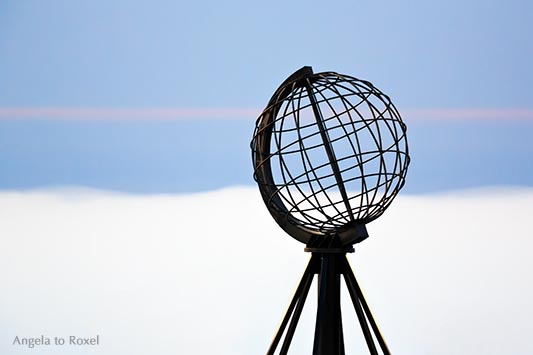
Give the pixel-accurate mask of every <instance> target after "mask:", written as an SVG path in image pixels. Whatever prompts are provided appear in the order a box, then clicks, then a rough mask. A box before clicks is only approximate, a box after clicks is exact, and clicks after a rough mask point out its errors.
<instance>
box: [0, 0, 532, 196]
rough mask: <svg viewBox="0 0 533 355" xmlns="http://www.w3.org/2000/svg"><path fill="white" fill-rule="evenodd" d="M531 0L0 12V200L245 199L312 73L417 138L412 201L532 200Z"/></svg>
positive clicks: (95, 5) (77, 4)
mask: <svg viewBox="0 0 533 355" xmlns="http://www.w3.org/2000/svg"><path fill="white" fill-rule="evenodd" d="M531 13H533V3H532V2H531V1H526V0H510V1H506V2H500V1H495V0H494V1H493V0H489V1H481V0H479V1H478V0H476V1H463V0H451V1H442V2H435V1H433V2H428V1H422V0H416V1H402V2H398V1H380V2H354V1H347V0H344V1H334V2H323V1H290V2H286V1H285V2H284V1H281V0H279V1H278V0H275V1H269V2H263V3H250V2H246V1H244V0H230V1H224V2H220V1H203V2H198V1H196V2H194V1H193V2H179V1H163V0H161V1H129V0H109V1H103V0H102V1H95V0H90V1H89V0H80V1H68V0H50V1H46V2H43V1H39V0H28V1H16V0H7V1H3V2H2V4H1V5H0V54H1V55H0V78H1V80H0V168H1V172H2V173H0V190H11V189H22V190H26V189H34V188H43V187H57V186H65V185H69V186H71V185H76V186H88V187H96V188H101V189H108V190H119V191H129V192H143V193H165V192H190V191H205V190H211V189H216V188H221V187H225V186H231V185H243V184H246V185H251V184H253V181H252V179H251V175H252V172H251V163H250V153H249V141H250V139H251V135H252V132H253V129H254V127H253V124H254V122H255V119H256V118H257V115H258V114H259V112H261V110H262V109H263V107H264V105H265V104H266V103H267V102H268V100H269V98H270V96H271V95H272V93H273V92H274V90H275V89H276V88H277V87H278V86H279V84H280V83H281V82H282V81H283V80H284V79H285V78H286V77H287V76H288V75H290V74H291V73H292V72H294V71H295V70H297V69H299V68H301V67H302V66H304V65H311V66H313V68H314V70H315V72H320V71H337V72H339V73H343V74H348V75H352V76H355V77H358V78H361V79H365V80H369V81H371V82H372V83H374V85H376V87H378V88H379V89H380V90H382V91H383V92H384V93H386V94H387V95H389V96H390V97H391V98H392V100H393V102H394V103H395V105H396V106H397V107H398V109H399V110H400V112H401V113H402V115H403V118H404V120H405V122H406V123H407V125H408V127H409V131H408V135H409V143H410V145H411V147H412V154H413V156H412V158H413V164H412V169H411V170H410V172H409V176H408V184H407V186H406V190H407V191H410V192H418V193H420V192H434V191H442V190H449V189H454V188H465V187H473V186H486V185H528V186H533V164H528V162H530V161H533V146H532V144H531V142H532V140H531V132H533V91H532V90H531V82H533V70H532V69H531V63H530V61H531V60H530V59H531V58H533V37H532V36H531V33H533V22H532V21H531V19H530V14H531Z"/></svg>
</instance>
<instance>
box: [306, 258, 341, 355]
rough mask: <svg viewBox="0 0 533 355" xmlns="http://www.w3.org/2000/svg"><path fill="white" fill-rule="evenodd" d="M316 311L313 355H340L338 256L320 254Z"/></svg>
mask: <svg viewBox="0 0 533 355" xmlns="http://www.w3.org/2000/svg"><path fill="white" fill-rule="evenodd" d="M320 258H321V266H320V272H319V279H318V281H319V282H318V288H319V291H318V309H317V316H316V328H315V341H314V345H313V355H340V354H342V353H343V352H344V351H343V350H344V343H343V337H342V335H341V334H340V333H339V332H341V331H342V325H341V321H342V320H341V313H340V269H339V266H340V265H339V255H337V254H326V253H324V254H321V255H320Z"/></svg>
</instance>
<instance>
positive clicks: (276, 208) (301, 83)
mask: <svg viewBox="0 0 533 355" xmlns="http://www.w3.org/2000/svg"><path fill="white" fill-rule="evenodd" d="M321 74H323V73H319V74H314V73H313V69H312V68H311V67H309V66H306V67H303V68H301V69H300V70H298V71H296V72H295V73H293V74H292V75H291V76H289V77H288V78H287V80H285V81H284V82H283V83H282V84H281V85H280V87H279V88H278V89H277V90H276V92H275V93H274V95H272V98H271V99H270V101H269V102H268V106H267V108H266V109H265V110H264V111H263V113H262V114H261V116H260V117H262V118H263V119H262V120H261V124H260V126H259V127H258V131H261V132H262V133H263V134H258V136H257V149H256V150H255V157H254V161H255V162H256V168H257V169H258V170H260V172H261V173H260V174H259V175H260V176H262V177H263V178H264V181H262V182H261V183H263V186H262V188H260V190H261V195H262V197H263V200H264V201H265V204H266V205H267V207H268V209H269V211H270V214H271V215H272V217H273V218H274V220H275V221H276V222H277V223H278V224H279V226H280V227H281V228H282V229H283V230H284V231H285V232H287V233H288V234H289V235H291V236H292V237H293V238H295V239H297V240H299V241H300V242H302V243H305V244H307V247H308V248H307V251H313V250H314V249H315V248H317V249H323V248H328V249H331V250H333V249H337V248H343V247H348V249H343V250H345V251H346V250H348V251H351V250H349V249H350V248H349V247H350V246H351V245H352V244H355V243H359V242H361V241H363V240H364V239H366V238H368V233H367V230H366V227H365V225H364V224H362V223H360V222H357V221H355V219H354V216H353V212H352V209H351V207H350V204H349V198H348V196H347V193H346V188H345V186H344V181H343V179H342V176H341V173H340V169H339V165H338V162H337V159H336V157H335V153H334V151H333V148H332V146H331V142H330V139H329V137H328V133H327V130H326V128H325V126H324V122H323V118H322V113H321V111H320V108H319V105H318V103H317V101H316V98H315V95H314V93H313V88H312V84H313V82H314V81H315V80H316V79H318V78H319V77H320V75H321ZM328 74H336V73H328ZM295 87H305V88H306V90H307V93H308V95H309V99H310V101H311V105H312V107H313V113H314V116H315V119H316V122H317V126H318V128H319V130H320V135H321V138H322V141H323V143H324V147H325V149H326V153H327V156H328V159H329V162H330V164H331V168H332V170H333V174H334V177H335V181H336V183H337V186H338V188H339V191H340V193H341V196H342V199H343V201H344V204H345V206H346V209H347V211H348V213H349V216H350V219H351V222H349V223H347V224H345V225H344V226H342V227H340V228H339V229H338V230H337V231H336V232H335V233H334V234H325V233H323V232H320V231H317V230H312V229H309V228H306V227H304V226H302V225H301V224H300V223H299V221H297V220H296V219H294V218H293V217H292V215H291V214H290V213H289V211H288V210H287V208H286V207H285V204H284V203H283V201H282V200H281V198H280V197H279V195H278V194H277V191H278V188H277V186H276V184H275V182H274V178H273V176H272V170H271V165H270V156H271V153H270V141H271V136H272V129H273V128H274V126H275V119H276V117H277V115H278V112H279V110H280V108H281V105H282V104H283V100H284V99H286V98H287V97H288V96H289V95H290V93H291V92H292V91H293V90H294V88H295ZM256 176H258V174H256Z"/></svg>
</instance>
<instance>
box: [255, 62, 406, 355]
mask: <svg viewBox="0 0 533 355" xmlns="http://www.w3.org/2000/svg"><path fill="white" fill-rule="evenodd" d="M251 148H252V160H253V165H254V179H255V180H256V181H257V183H258V186H259V190H260V191H261V195H262V197H263V200H264V202H265V204H266V206H267V208H268V210H269V211H270V213H271V214H272V217H273V218H274V219H275V220H276V222H277V223H278V224H279V225H280V227H281V228H283V229H284V230H285V231H286V232H287V233H288V234H289V235H291V236H292V237H294V238H295V239H297V240H299V241H301V242H303V243H305V244H306V248H305V251H307V252H311V253H312V256H311V259H310V261H309V264H308V266H307V269H306V270H305V272H304V275H303V277H302V280H301V281H300V284H299V286H298V288H297V290H296V293H295V295H294V298H293V299H292V302H291V304H290V306H289V309H288V311H287V313H286V314H285V317H284V318H283V321H282V323H281V326H280V328H279V330H278V332H277V334H276V336H275V337H274V340H273V341H272V344H271V346H270V348H269V350H268V352H267V354H268V355H273V354H274V353H275V352H276V349H277V347H278V345H279V343H280V341H281V339H282V338H283V335H284V334H285V337H284V338H283V343H282V346H281V349H280V352H279V353H280V354H287V351H288V349H289V346H290V344H291V341H292V338H293V335H294V332H295V330H296V326H297V324H298V320H299V318H300V314H301V312H302V309H303V306H304V303H305V300H306V297H307V294H308V292H309V288H310V287H311V283H312V281H313V278H314V275H315V274H316V275H318V305H317V318H316V327H315V337H314V345H313V355H344V338H343V330H342V317H341V307H340V285H341V275H343V276H344V280H345V282H346V285H347V288H348V291H349V294H350V297H351V299H352V302H353V305H354V307H355V311H356V314H357V317H358V319H359V323H360V325H361V329H362V331H363V335H364V337H365V340H366V344H367V346H368V349H369V351H370V353H371V354H379V353H378V348H379V349H381V351H382V353H383V354H389V353H390V352H389V350H388V348H387V345H386V344H385V341H384V340H383V337H382V336H381V333H380V331H379V329H378V327H377V324H376V322H375V320H374V318H373V317H372V314H371V313H370V309H369V307H368V305H367V303H366V301H365V299H364V297H363V294H362V292H361V289H360V288H359V285H358V283H357V280H356V279H355V276H354V274H353V271H352V269H351V268H350V265H349V264H348V260H347V258H346V253H349V252H353V251H354V249H353V244H355V243H358V242H360V241H362V240H364V239H365V238H367V237H368V233H367V231H366V227H365V224H366V223H369V222H371V221H373V220H374V219H376V218H378V217H379V216H381V214H383V212H384V211H385V209H386V208H387V207H388V206H389V205H390V203H391V202H392V200H393V199H394V197H395V196H396V195H397V194H398V191H399V190H400V189H401V188H402V186H403V185H404V182H405V175H406V172H407V167H408V165H409V155H408V147H407V138H406V126H405V124H404V123H403V122H402V119H401V117H400V114H399V113H398V111H397V110H396V108H395V107H394V105H393V104H392V102H391V100H390V99H389V97H388V96H386V95H385V94H383V93H382V92H381V91H379V90H378V89H377V88H375V87H374V86H373V85H372V84H371V83H369V82H367V81H363V80H359V79H356V78H354V77H351V76H347V75H340V74H337V73H334V72H325V73H318V74H315V73H313V70H312V68H311V67H303V68H302V69H300V70H298V71H297V72H295V73H294V74H292V75H291V76H290V77H289V78H288V79H287V80H285V82H283V84H282V85H281V86H280V87H279V88H278V89H277V90H276V92H275V93H274V95H273V96H272V98H271V99H270V102H269V103H268V106H267V107H266V108H265V110H264V111H263V112H262V113H261V115H260V116H259V118H258V119H257V122H256V129H255V132H254V136H253V139H252V143H251ZM287 326H288V328H287ZM375 341H377V344H376V343H375Z"/></svg>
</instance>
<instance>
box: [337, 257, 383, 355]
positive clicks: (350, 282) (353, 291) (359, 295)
mask: <svg viewBox="0 0 533 355" xmlns="http://www.w3.org/2000/svg"><path fill="white" fill-rule="evenodd" d="M344 278H345V281H346V285H347V286H348V291H349V293H350V297H351V298H352V302H353V304H354V307H355V312H356V313H357V318H359V323H360V324H361V328H362V330H363V334H364V336H365V340H366V343H367V345H368V349H369V350H370V353H371V354H376V355H377V354H378V352H377V350H376V346H375V344H374V340H373V339H372V334H371V333H370V329H369V328H368V324H367V319H368V322H369V323H370V326H371V327H372V330H373V331H374V335H375V336H376V339H377V340H378V343H379V345H380V347H381V350H382V351H383V354H384V355H390V351H389V348H388V347H387V344H386V343H385V339H383V336H382V335H381V332H380V331H379V328H378V325H377V323H376V321H375V320H374V317H373V316H372V313H371V312H370V308H369V307H368V304H367V303H366V301H365V298H364V296H363V292H362V291H361V288H360V287H359V284H358V283H357V280H356V278H355V275H354V273H353V271H352V268H351V267H350V264H349V263H348V259H347V258H346V257H345V258H344ZM361 306H362V308H361ZM363 310H364V312H363ZM365 315H366V317H365Z"/></svg>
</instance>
